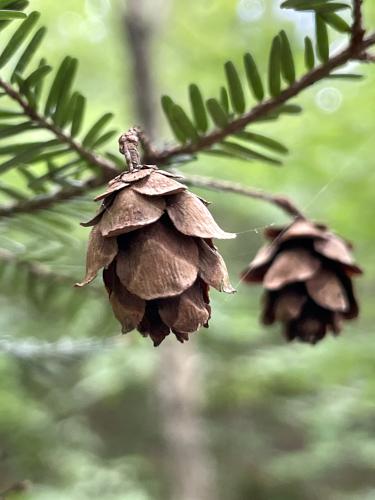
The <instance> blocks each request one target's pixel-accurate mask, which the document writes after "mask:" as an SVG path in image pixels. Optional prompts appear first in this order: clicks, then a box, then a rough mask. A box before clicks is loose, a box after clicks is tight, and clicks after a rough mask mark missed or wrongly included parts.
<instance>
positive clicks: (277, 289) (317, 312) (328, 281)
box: [242, 218, 362, 344]
mask: <svg viewBox="0 0 375 500" xmlns="http://www.w3.org/2000/svg"><path fill="white" fill-rule="evenodd" d="M265 236H266V237H267V238H268V239H270V240H271V243H269V244H267V245H266V246H264V247H262V248H261V249H260V250H259V252H258V253H257V255H256V256H255V258H254V260H253V261H252V262H251V263H250V265H249V267H248V268H247V269H246V270H245V271H244V272H243V274H242V279H243V280H244V281H245V282H247V283H263V287H264V288H265V294H264V305H263V312H262V322H263V324H265V325H271V324H273V323H274V322H276V321H279V322H281V323H282V324H283V327H284V334H285V336H286V338H287V339H288V340H294V339H299V340H301V341H303V342H310V343H312V344H315V343H316V342H319V340H321V339H322V338H324V336H325V335H326V333H327V331H330V332H332V333H333V334H335V335H337V334H339V333H340V331H341V329H342V323H343V321H344V320H347V319H353V318H356V317H357V316H358V312H359V310H358V305H357V301H356V299H355V295H354V291H353V285H352V280H351V278H352V277H353V276H355V275H358V274H361V273H362V271H361V269H360V268H359V267H358V266H357V265H356V264H355V262H354V260H353V257H352V254H351V245H350V244H349V243H348V242H346V241H344V240H343V239H341V238H340V237H339V236H337V235H335V234H333V233H332V232H330V231H329V230H328V229H327V227H326V226H323V225H320V224H314V223H312V222H310V221H307V220H305V219H302V218H299V219H296V220H295V221H294V222H293V223H292V224H291V225H289V226H287V227H281V228H269V229H267V230H266V231H265Z"/></svg>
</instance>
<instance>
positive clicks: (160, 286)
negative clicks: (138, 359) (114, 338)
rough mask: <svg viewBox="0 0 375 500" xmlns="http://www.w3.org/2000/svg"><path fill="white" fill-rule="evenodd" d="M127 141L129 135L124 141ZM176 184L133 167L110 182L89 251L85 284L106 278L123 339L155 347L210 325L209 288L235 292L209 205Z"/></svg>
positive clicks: (224, 235)
mask: <svg viewBox="0 0 375 500" xmlns="http://www.w3.org/2000/svg"><path fill="white" fill-rule="evenodd" d="M128 138H129V135H128V137H127V139H128ZM178 179H179V178H178V177H177V176H175V175H173V174H171V173H169V172H166V171H162V170H158V169H157V167H155V166H153V165H138V166H136V167H135V168H134V167H133V168H131V170H130V171H129V172H124V173H122V174H120V175H119V176H117V177H116V178H115V179H113V180H111V181H110V182H109V183H108V186H107V190H106V192H105V193H103V194H101V195H99V196H97V197H96V198H95V199H96V200H103V201H102V206H101V208H100V210H99V212H98V214H97V215H96V216H95V217H94V218H93V219H92V220H90V221H89V222H87V223H83V224H82V225H84V226H93V228H92V231H91V234H90V240H89V246H88V251H87V262H86V276H85V278H84V281H83V282H82V283H79V284H77V286H84V285H86V284H88V283H90V282H91V281H92V280H93V279H94V278H95V277H96V275H97V273H98V271H99V270H100V269H102V268H104V271H103V279H104V283H105V286H106V289H107V292H108V295H109V300H110V303H111V306H112V309H113V312H114V314H115V316H116V318H117V319H118V320H119V322H120V323H121V325H122V331H123V333H127V332H129V331H131V330H133V329H137V330H138V331H139V332H140V333H141V334H142V335H144V336H150V337H151V339H152V340H153V342H154V345H155V346H157V345H159V344H160V343H161V342H162V341H163V340H164V338H165V337H166V336H167V335H169V333H170V332H171V331H172V332H173V333H174V334H175V336H176V337H177V339H178V340H179V341H181V342H183V341H184V340H188V337H189V334H190V333H192V332H195V331H197V330H198V329H199V328H200V327H201V326H205V327H207V326H208V320H209V319H210V315H211V309H210V306H209V288H210V286H212V287H214V288H216V289H217V290H219V291H224V292H228V293H232V292H233V291H234V289H233V288H232V286H231V284H230V282H229V278H228V273H227V268H226V266H225V263H224V261H223V259H222V257H221V255H220V254H219V252H218V251H217V249H216V247H215V246H214V244H213V242H212V238H221V239H229V238H234V237H235V234H232V233H226V232H225V231H223V230H222V229H221V228H220V227H219V226H218V225H217V224H216V222H215V221H214V219H213V217H212V215H211V214H210V212H209V210H208V209H207V207H206V203H205V202H204V201H203V200H201V199H200V198H199V197H197V196H195V195H194V194H193V193H191V192H189V191H188V189H187V187H186V186H184V185H183V184H181V183H180V182H178Z"/></svg>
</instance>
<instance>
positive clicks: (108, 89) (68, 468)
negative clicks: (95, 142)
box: [0, 0, 375, 500]
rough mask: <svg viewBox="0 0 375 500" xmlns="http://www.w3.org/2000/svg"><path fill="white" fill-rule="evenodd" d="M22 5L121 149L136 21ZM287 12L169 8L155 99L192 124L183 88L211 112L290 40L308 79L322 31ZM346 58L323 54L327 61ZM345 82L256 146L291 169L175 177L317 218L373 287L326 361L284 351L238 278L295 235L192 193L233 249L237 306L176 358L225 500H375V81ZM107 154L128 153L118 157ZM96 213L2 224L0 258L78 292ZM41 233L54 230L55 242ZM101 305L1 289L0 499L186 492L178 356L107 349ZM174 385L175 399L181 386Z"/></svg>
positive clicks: (246, 165) (156, 49)
mask: <svg viewBox="0 0 375 500" xmlns="http://www.w3.org/2000/svg"><path fill="white" fill-rule="evenodd" d="M31 3H32V7H33V9H34V8H35V9H37V10H40V11H41V12H42V22H43V23H44V24H45V25H46V26H47V27H48V29H49V31H48V35H47V39H46V41H45V43H44V45H43V48H42V49H41V53H42V52H43V55H45V56H46V57H47V59H48V61H49V62H50V63H53V64H54V65H57V64H58V63H59V62H60V60H61V59H62V58H63V56H65V55H66V54H69V55H72V56H76V57H78V58H79V61H80V69H79V73H78V86H79V88H81V89H82V90H83V92H84V93H85V94H86V95H87V98H88V103H89V105H88V118H89V120H91V122H92V121H93V120H94V119H95V118H96V117H98V116H99V115H100V114H103V113H104V112H107V111H113V112H114V113H115V123H116V126H117V127H118V130H119V133H120V132H121V131H125V130H126V129H127V128H129V127H130V126H132V125H134V124H135V122H136V120H137V119H136V117H135V116H136V114H135V109H134V108H135V99H134V96H133V79H132V78H133V74H132V64H131V60H130V56H129V51H128V47H127V45H126V43H125V37H124V34H123V25H122V12H123V10H124V5H125V2H120V1H115V0H95V1H94V0H86V1H83V0H80V1H77V0H65V1H64V2H47V1H46V0H44V1H42V0H32V2H31ZM278 4H279V2H272V1H271V0H267V1H266V0H258V1H255V0H248V1H241V2H236V1H234V0H207V1H206V2H202V1H200V0H192V1H190V2H186V1H184V0H171V2H170V3H169V5H168V6H167V2H166V3H165V4H164V3H163V2H161V7H160V6H159V8H158V9H156V8H155V12H154V15H155V16H156V15H160V17H161V18H162V19H161V20H160V22H161V23H162V26H161V27H160V29H159V31H158V33H157V36H156V39H155V42H154V46H153V50H152V52H153V53H152V59H151V61H150V64H151V65H152V74H153V77H154V80H155V89H154V91H155V94H156V96H159V95H161V94H164V93H167V94H169V95H171V96H172V97H173V98H174V99H176V100H177V101H178V102H180V103H183V104H187V102H188V101H187V86H188V84H189V83H191V82H197V83H199V84H200V87H201V89H202V90H203V92H204V94H205V95H206V96H207V97H209V96H215V95H217V94H218V90H219V88H220V86H221V85H222V83H223V81H224V71H223V63H224V62H225V61H226V60H227V59H229V58H230V59H232V60H233V61H235V62H236V63H239V65H240V64H241V59H242V55H243V53H244V52H246V51H248V50H250V51H252V53H253V54H254V55H255V57H256V59H257V61H258V62H259V65H260V67H261V69H262V71H263V72H265V70H266V68H267V59H268V52H269V47H270V42H271V39H272V37H273V36H274V35H275V34H276V33H277V31H278V30H279V29H281V28H284V29H286V31H287V32H288V34H289V37H290V39H291V40H292V42H293V47H294V51H295V55H296V58H297V63H298V68H299V73H301V72H302V71H303V37H304V35H305V34H311V33H313V28H312V24H311V17H310V15H309V14H301V15H292V14H290V13H286V12H285V11H280V10H279V9H278ZM365 4H366V9H365V11H366V23H367V25H368V26H369V27H371V26H373V27H375V6H374V5H372V2H370V1H368V2H365ZM254 9H255V10H254ZM257 9H260V10H259V11H258V10H257ZM241 13H242V19H241V16H240V14H241ZM257 13H258V14H257ZM253 15H254V16H255V18H253ZM247 17H248V19H247V20H246V18H247ZM344 39H345V37H335V35H334V34H332V40H333V42H332V47H333V48H336V49H337V48H339V47H340V46H342V44H343V43H344V42H345V40H344ZM352 69H353V70H354V71H357V72H361V73H362V74H364V75H365V76H366V78H365V79H364V80H362V81H360V82H351V81H349V82H341V81H340V82H339V81H336V80H326V81H324V82H321V83H319V84H316V85H315V86H314V87H312V88H310V89H308V90H307V91H305V92H304V94H303V95H301V96H300V97H299V98H298V99H296V100H295V101H294V102H296V103H298V104H300V105H301V106H303V108H304V112H303V114H301V115H299V116H286V117H284V118H282V119H280V120H279V121H275V122H264V123H263V124H262V125H255V126H254V128H253V129H252V130H254V131H256V132H260V133H267V134H268V135H270V136H271V137H274V138H275V139H279V140H281V141H282V142H284V143H285V144H286V145H287V146H288V147H289V149H290V154H289V156H288V157H287V158H286V160H285V164H284V166H283V167H281V168H278V167H273V166H269V165H265V164H262V163H259V162H251V163H250V162H243V161H238V160H226V159H216V158H213V157H207V156H204V155H201V156H200V157H199V159H198V161H195V162H192V163H190V164H187V165H185V166H184V167H182V169H181V170H182V171H184V172H186V173H196V174H201V175H207V176H212V177H215V178H222V179H228V180H232V181H237V182H242V183H244V184H246V185H249V186H253V187H257V188H263V189H265V190H269V191H272V192H275V193H283V194H285V195H287V196H290V197H291V198H292V199H293V200H294V201H295V202H296V203H297V204H298V206H300V207H301V208H302V209H304V210H305V212H306V213H307V214H308V216H310V217H311V218H313V219H314V220H318V221H321V222H324V223H327V224H328V225H329V226H330V227H331V228H332V229H333V230H335V231H337V232H338V233H340V234H341V235H343V236H344V237H346V238H348V239H350V240H351V241H353V243H354V245H355V250H356V257H357V260H358V262H359V263H360V264H361V265H362V266H363V267H364V269H365V275H364V277H363V278H361V279H360V280H358V283H357V288H358V295H359V299H360V302H361V304H362V314H361V317H360V319H359V320H358V321H356V322H354V323H351V324H347V325H346V326H345V330H344V332H343V333H342V335H341V336H340V337H339V338H327V339H325V340H324V341H323V342H321V343H320V344H319V345H317V346H315V347H311V346H309V345H299V344H286V343H284V340H283V339H282V338H281V335H280V332H279V328H277V327H275V328H274V329H264V328H262V327H261V326H260V325H259V324H258V314H259V298H260V293H261V290H260V289H258V288H256V287H254V288H250V287H246V286H244V285H242V284H240V283H239V278H238V275H239V272H240V271H241V269H242V268H243V267H244V266H246V264H247V263H248V262H249V261H250V260H251V259H252V257H253V256H254V254H255V252H256V251H257V249H258V248H259V246H260V245H261V244H262V228H264V227H267V226H269V225H271V224H278V223H285V222H286V220H287V219H286V217H285V216H284V215H282V214H281V213H280V212H279V211H278V210H277V209H276V208H274V207H272V206H268V205H265V204H264V203H263V202H260V201H255V200H251V199H247V198H243V197H240V196H237V195H231V194H221V193H220V194H219V193H213V192H207V191H202V190H197V191H196V192H199V193H200V194H202V195H203V196H204V197H205V198H208V199H209V200H210V201H212V205H211V209H212V212H213V214H214V216H215V218H216V220H217V221H218V222H219V223H220V225H221V226H222V227H223V228H224V229H226V230H228V231H234V232H238V233H239V235H238V238H237V239H236V240H233V241H224V242H219V243H218V245H219V248H220V251H221V252H222V253H223V255H224V257H225V260H226V262H227V265H228V268H229V271H230V275H231V279H232V283H233V285H234V286H235V287H236V288H238V293H237V294H236V295H234V296H224V295H220V294H219V293H217V292H216V291H213V292H212V302H213V318H212V321H211V324H210V328H209V329H208V330H204V331H203V330H202V331H201V332H199V333H198V334H196V335H193V336H192V338H191V340H190V344H192V345H191V346H188V347H187V346H186V345H180V344H177V343H176V346H175V349H178V350H179V351H184V349H186V359H187V361H189V360H193V361H194V363H198V365H199V373H195V372H194V370H190V371H188V374H189V377H190V379H189V380H188V381H185V383H186V393H187V394H190V391H191V390H193V392H194V391H195V390H197V391H198V393H199V394H200V398H201V400H200V403H199V407H200V408H199V410H200V418H199V422H200V424H199V425H201V428H202V429H203V430H204V437H205V440H206V441H207V444H206V449H205V453H207V455H208V456H209V460H210V463H211V464H212V471H211V472H212V476H213V479H212V481H213V483H214V485H215V488H216V491H217V493H216V494H217V498H219V499H223V500H224V499H225V500H227V499H228V500H232V499H233V500H234V499H236V500H237V499H238V500H242V499H244V500H245V499H251V498H254V499H256V500H258V499H260V500H263V499H265V500H274V499H275V500H284V499H285V500H300V499H302V500H305V499H306V500H310V499H317V498H324V499H328V500H349V499H350V500H354V499H359V498H360V499H362V500H365V499H368V500H370V499H375V471H374V464H375V434H374V433H375V418H374V417H375V404H374V399H375V361H374V353H375V337H374V334H373V324H374V321H375V312H374V307H373V300H374V294H375V279H374V278H375V275H374V273H375V259H374V256H373V253H374V252H373V248H374V243H375V218H374V201H373V200H374V182H375V173H374V172H375V170H374V140H375V120H374V102H375V71H374V68H373V67H371V65H363V66H361V67H359V66H358V67H354V68H352ZM246 97H247V105H248V106H251V105H252V103H253V102H252V100H251V97H250V95H247V96H246ZM157 113H158V115H159V117H160V123H161V126H160V127H158V137H157V138H155V139H156V142H157V143H158V145H159V146H163V144H165V143H169V142H170V141H173V139H172V138H171V136H170V132H169V130H168V127H167V125H166V124H165V121H164V119H163V118H162V113H161V110H160V106H159V105H158V104H157ZM106 150H112V151H113V152H115V151H116V150H117V141H116V138H114V139H113V140H112V141H111V143H110V144H109V145H108V146H107V148H106ZM94 210H95V207H94V205H93V204H90V203H89V202H88V201H87V202H86V201H83V202H80V203H73V204H71V210H70V212H69V214H70V215H69V221H68V225H67V226H66V227H65V226H62V227H57V226H56V225H55V224H54V223H53V221H52V222H51V223H50V224H49V225H48V216H47V215H48V214H45V215H41V214H39V215H33V216H24V217H19V218H18V219H14V220H12V221H9V222H8V221H5V222H3V223H2V226H1V228H2V234H1V246H2V247H4V248H7V249H10V250H12V251H13V250H14V251H17V250H18V249H19V248H21V247H22V249H23V250H25V249H26V250H25V252H26V253H25V255H26V256H27V255H30V256H33V258H34V259H35V261H37V262H39V261H42V262H43V263H44V264H47V265H48V266H50V267H51V268H52V269H53V270H54V271H56V272H62V273H63V274H65V275H66V276H70V277H72V282H74V281H75V280H79V279H80V278H81V277H82V275H83V269H84V255H85V245H86V239H87V233H88V232H87V230H86V229H84V228H80V227H79V226H78V223H79V221H80V220H83V219H85V217H87V215H88V214H89V213H93V212H94ZM43 217H44V219H43ZM67 218H68V217H67V212H66V213H65V220H67ZM34 219H40V221H42V219H43V221H44V223H45V228H46V229H45V230H44V231H42V230H41V229H40V228H39V226H38V222H33V220H34ZM46 219H47V220H46ZM33 224H36V227H33ZM47 249H48V252H47V253H48V256H47V257H45V258H44V259H42V257H41V254H42V251H43V250H47ZM33 252H34V253H33ZM7 272H8V275H7V274H6V273H7ZM4 276H5V277H4ZM7 276H8V277H7ZM96 285H97V287H96V288H95V285H94V292H90V291H86V290H85V291H77V290H73V289H72V288H71V287H70V285H68V284H67V285H66V286H63V287H59V289H58V290H57V289H55V287H54V286H51V287H50V288H49V290H48V293H47V294H46V295H45V297H44V298H45V300H44V301H43V303H42V304H40V303H38V304H35V301H33V288H34V287H37V286H38V284H30V283H24V282H23V281H22V277H21V276H19V274H17V272H16V271H15V270H14V269H13V270H11V271H7V270H6V269H5V270H3V272H2V288H1V295H0V301H1V312H0V332H1V333H0V346H1V350H2V353H0V491H1V490H2V489H5V488H6V487H7V486H8V485H9V484H11V483H12V482H15V481H16V480H21V479H28V480H30V481H31V482H32V483H33V488H32V489H31V490H30V492H27V493H25V494H23V496H22V498H27V499H30V500H34V499H35V500H46V499H68V498H69V499H73V500H75V499H77V500H81V499H83V500H84V499H86V498H87V499H89V498H100V499H103V500H117V499H126V500H145V499H156V500H158V499H160V500H161V499H165V498H172V496H171V495H172V493H171V491H173V488H174V487H173V482H176V481H178V480H179V479H178V478H176V477H171V471H170V464H168V455H167V452H166V444H165V431H163V418H165V414H163V412H162V411H160V401H159V399H160V394H159V392H158V384H159V383H160V377H165V373H164V374H162V370H161V366H162V365H163V362H164V361H163V360H165V359H168V358H166V357H165V356H168V353H167V352H164V351H168V349H171V346H170V344H171V343H172V342H173V341H174V339H172V338H167V339H166V341H165V342H164V344H162V345H161V346H160V347H159V348H158V349H154V348H153V347H152V345H151V343H150V342H149V341H148V340H147V339H143V338H141V337H140V336H139V335H138V334H137V333H136V332H132V333H130V334H128V335H127V336H126V338H124V339H122V338H118V337H115V336H117V335H118V334H119V327H118V324H117V323H116V322H115V321H114V320H113V319H112V318H111V317H110V316H109V315H108V314H107V313H108V308H109V305H108V304H107V300H106V298H105V294H104V292H102V291H101V287H100V283H99V280H98V283H97V284H96ZM95 290H99V291H98V292H96V291H95ZM47 342H48V343H52V342H54V343H55V344H54V345H53V346H51V345H50V344H47ZM56 342H57V344H56ZM72 342H75V344H74V345H73V344H72ZM79 349H81V350H82V353H80V352H77V350H78V351H79ZM179 356H180V359H183V356H184V354H182V358H181V354H179ZM171 369H173V366H171ZM169 376H170V378H171V379H174V376H175V375H174V373H173V370H172V371H171V372H170V374H169ZM164 383H166V384H168V377H167V378H166V380H164ZM167 386H168V385H167ZM195 386H197V387H195ZM192 388H193V389H192ZM187 399H188V396H187ZM181 425H183V422H181ZM186 433H187V434H188V433H189V429H186ZM180 451H181V453H183V454H184V453H187V450H186V449H184V447H182V448H181V449H180ZM172 476H173V474H172ZM192 481H194V479H193V478H192ZM174 500H181V499H174ZM191 500H193V499H191ZM195 500H197V499H195Z"/></svg>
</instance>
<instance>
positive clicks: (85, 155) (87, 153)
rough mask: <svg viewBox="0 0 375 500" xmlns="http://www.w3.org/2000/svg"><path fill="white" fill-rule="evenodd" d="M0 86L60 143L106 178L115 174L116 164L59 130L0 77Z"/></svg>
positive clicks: (26, 113)
mask: <svg viewBox="0 0 375 500" xmlns="http://www.w3.org/2000/svg"><path fill="white" fill-rule="evenodd" d="M0 88H2V89H3V91H4V92H5V93H6V94H7V95H8V96H9V97H10V98H11V99H12V100H13V101H15V102H17V103H18V105H19V106H20V107H21V109H22V111H23V112H24V114H25V115H26V116H28V117H29V118H30V119H31V120H32V121H33V122H34V123H35V124H36V125H37V126H38V127H40V128H43V129H45V130H48V131H49V132H52V134H53V135H54V136H55V137H56V138H57V139H58V140H59V141H60V142H61V143H62V144H66V145H67V146H68V147H69V148H70V149H71V150H72V151H75V152H76V153H78V155H79V156H80V157H81V158H82V159H84V160H86V161H87V162H88V163H89V164H90V165H92V166H95V167H98V168H99V169H100V170H101V171H102V172H103V174H105V175H106V177H107V178H111V177H114V176H115V175H117V174H118V173H119V172H118V169H117V168H116V165H115V164H114V163H113V162H111V161H109V160H107V159H106V158H104V157H103V156H99V155H97V154H95V153H94V152H93V151H91V150H90V149H87V148H85V147H84V146H83V145H82V144H81V143H79V142H78V141H76V140H74V139H73V138H72V137H71V136H70V135H69V134H67V133H66V132H64V131H63V130H61V129H60V128H59V127H58V126H57V125H55V124H54V123H53V122H52V121H51V120H48V118H46V117H45V116H43V115H41V114H40V113H38V112H37V111H36V110H35V109H34V108H32V107H31V106H30V104H29V103H28V102H27V100H26V99H25V98H24V97H23V96H22V94H20V93H19V92H18V91H17V90H16V89H15V88H14V87H13V86H12V85H10V84H9V83H7V82H5V81H4V80H3V79H1V78H0Z"/></svg>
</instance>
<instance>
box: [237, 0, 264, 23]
mask: <svg viewBox="0 0 375 500" xmlns="http://www.w3.org/2000/svg"><path fill="white" fill-rule="evenodd" d="M264 11H265V6H264V1H263V0H239V2H238V5H237V15H238V17H239V18H240V19H241V21H245V22H247V23H249V22H254V21H258V20H259V19H260V18H261V17H262V16H263V14H264Z"/></svg>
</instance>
